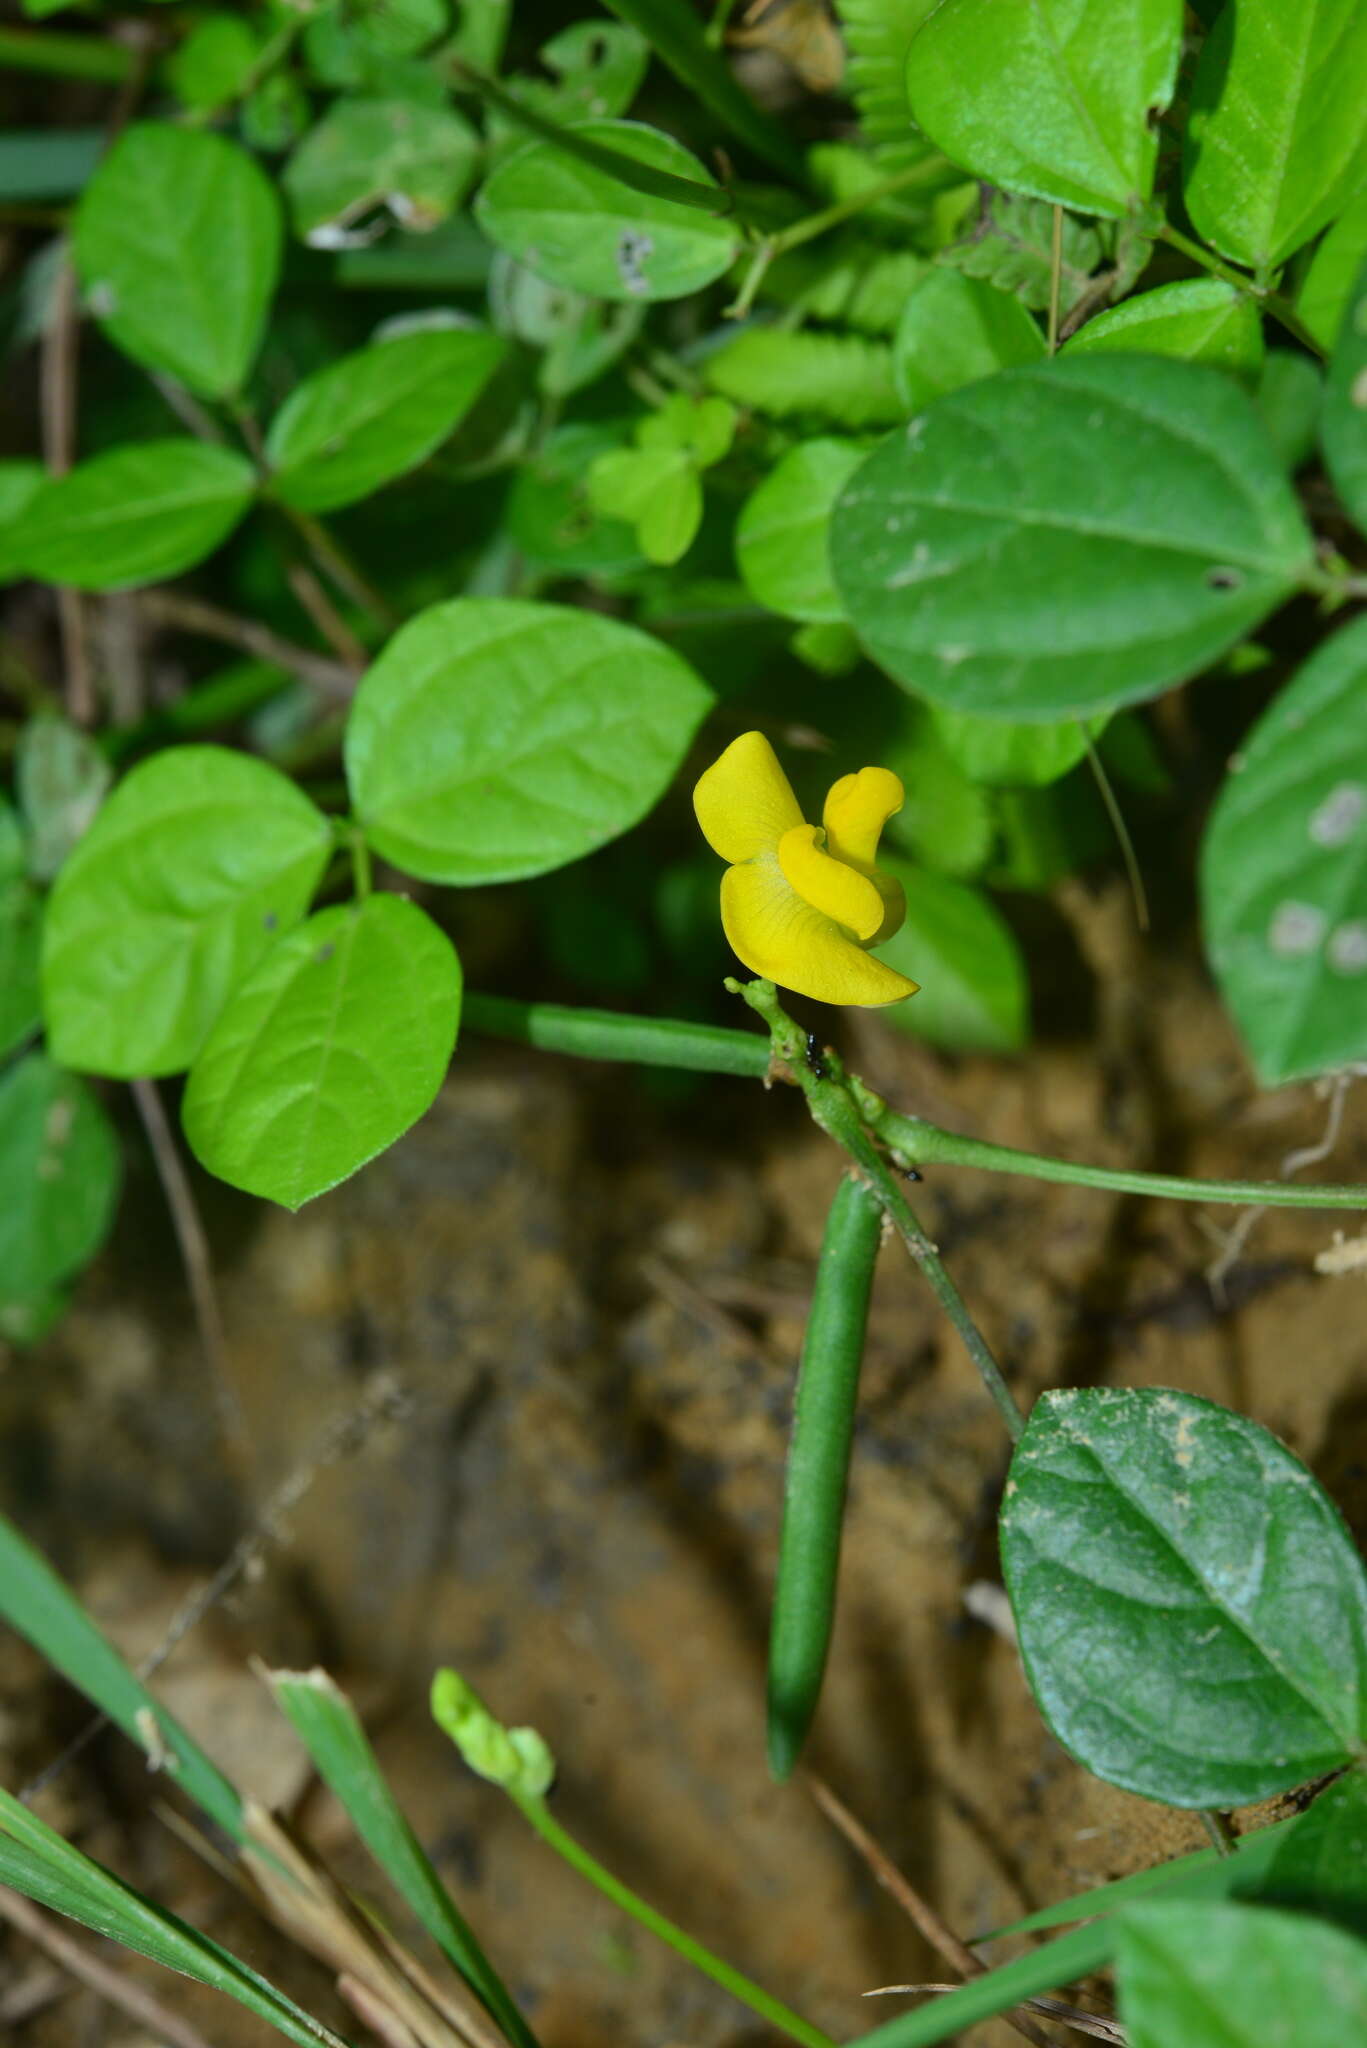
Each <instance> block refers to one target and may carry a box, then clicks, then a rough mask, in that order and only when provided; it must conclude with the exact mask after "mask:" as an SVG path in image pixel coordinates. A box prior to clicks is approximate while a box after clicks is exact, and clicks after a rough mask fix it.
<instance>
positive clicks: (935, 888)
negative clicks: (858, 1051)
mask: <svg viewBox="0 0 1367 2048" xmlns="http://www.w3.org/2000/svg"><path fill="white" fill-rule="evenodd" d="M882 865H883V866H884V867H886V868H887V869H888V870H889V872H890V873H892V874H894V875H895V876H896V877H897V880H898V881H899V882H900V883H901V884H902V887H903V889H904V890H905V891H906V898H907V917H906V923H905V924H904V925H903V926H902V929H901V930H900V931H899V932H896V933H894V935H893V936H892V938H890V939H889V940H888V941H887V942H886V944H885V945H882V946H880V947H879V949H878V957H879V959H880V960H886V961H887V963H888V965H889V967H895V968H896V969H897V971H898V972H899V973H900V974H906V975H909V976H910V977H911V979H912V980H913V981H917V982H919V983H920V985H921V986H920V990H919V992H918V993H917V994H916V995H914V996H908V997H907V998H906V1000H905V1002H901V1003H892V1004H891V1005H889V1007H888V1008H887V1009H885V1010H881V1011H880V1012H879V1016H880V1017H881V1018H883V1019H884V1020H885V1021H886V1022H887V1023H889V1024H891V1025H893V1026H895V1028H896V1029H897V1030H899V1031H905V1032H907V1033H908V1034H909V1035H910V1036H911V1037H913V1038H924V1039H927V1040H928V1041H929V1042H930V1044H931V1045H938V1046H942V1047H943V1048H944V1049H945V1051H947V1052H998V1053H1001V1052H1017V1051H1019V1049H1020V1047H1021V1046H1023V1045H1024V1044H1025V1042H1026V1040H1027V1038H1028V1037H1029V1033H1030V1014H1029V1000H1030V999H1029V990H1028V987H1027V984H1026V977H1025V963H1024V961H1023V960H1022V959H1021V955H1020V949H1019V947H1018V946H1017V944H1016V941H1015V939H1014V938H1013V937H1012V935H1011V931H1010V928H1009V926H1008V925H1007V924H1006V923H1005V921H1004V920H1003V918H1002V917H1001V916H1000V914H999V913H998V911H997V910H996V909H995V908H994V907H993V905H992V903H991V902H990V901H989V899H988V898H987V897H986V896H984V895H983V894H982V892H981V891H980V890H978V889H971V888H969V887H968V885H967V884H966V883H964V882H956V881H953V880H951V878H950V877H949V876H948V875H938V874H934V873H932V871H931V870H930V869H929V868H914V867H912V866H911V865H910V863H909V862H906V861H901V860H895V859H894V860H889V859H886V858H885V859H884V860H883V863H882Z"/></svg>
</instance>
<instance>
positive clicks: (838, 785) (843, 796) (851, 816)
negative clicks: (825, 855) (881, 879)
mask: <svg viewBox="0 0 1367 2048" xmlns="http://www.w3.org/2000/svg"><path fill="white" fill-rule="evenodd" d="M905 802H906V791H905V790H904V789H903V787H902V783H901V778H900V777H899V776H896V775H894V774H893V772H892V770H891V768H861V769H860V770H859V773H858V774H857V775H842V776H841V778H840V780H839V781H838V782H833V783H832V784H831V789H830V794H829V796H828V797H827V798H826V807H825V809H824V810H823V812H822V814H821V822H822V824H823V825H824V826H825V828H826V844H827V846H829V848H830V849H831V852H832V853H833V854H834V855H835V857H836V859H837V860H848V861H853V862H854V863H855V864H856V865H862V866H864V867H872V866H873V863H874V861H875V860H876V859H877V857H878V836H879V834H880V833H881V832H882V830H883V827H884V826H885V825H886V824H887V822H888V819H889V818H890V817H891V816H892V815H893V813H894V811H900V810H901V808H902V805H903V804H904V803H905Z"/></svg>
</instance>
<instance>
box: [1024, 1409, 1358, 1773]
mask: <svg viewBox="0 0 1367 2048" xmlns="http://www.w3.org/2000/svg"><path fill="white" fill-rule="evenodd" d="M1001 1544H1002V1563H1003V1567H1004V1570H1005V1575H1006V1585H1007V1591H1008V1592H1009V1594H1010V1596H1011V1604H1012V1608H1013V1611H1014V1613H1015V1617H1016V1626H1017V1630H1018V1633H1019V1637H1020V1648H1021V1656H1022V1657H1023V1659H1024V1662H1025V1670H1026V1676H1027V1678H1028V1679H1029V1681H1030V1689H1031V1691H1032V1692H1033V1693H1034V1695H1035V1700H1036V1703H1037V1704H1038V1706H1039V1709H1040V1711H1041V1713H1042V1714H1043V1715H1044V1718H1045V1720H1046V1721H1047V1723H1048V1724H1049V1727H1050V1728H1051V1730H1052V1731H1053V1733H1054V1734H1055V1735H1056V1736H1057V1737H1058V1739H1059V1741H1060V1742H1061V1743H1062V1744H1063V1746H1064V1748H1065V1749H1067V1750H1068V1751H1069V1752H1070V1753H1071V1754H1072V1755H1073V1756H1075V1757H1076V1758H1077V1760H1078V1762H1079V1763H1082V1764H1084V1765H1085V1766H1086V1768H1087V1769H1088V1770H1090V1771H1093V1772H1095V1773H1096V1775H1097V1776H1098V1777H1100V1778H1105V1779H1106V1780H1107V1781H1108V1782H1109V1783H1111V1784H1113V1785H1120V1786H1123V1787H1124V1788H1125V1789H1126V1790H1128V1791H1131V1792H1139V1793H1142V1794H1143V1795H1144V1796H1145V1797H1146V1798H1148V1799H1160V1800H1163V1801H1164V1802H1165V1803H1166V1804H1168V1805H1170V1806H1217V1807H1219V1806H1242V1805H1247V1804H1250V1803H1251V1802H1252V1801H1254V1800H1257V1799H1265V1798H1268V1797H1269V1796H1270V1795H1271V1794H1272V1793H1274V1792H1285V1791H1288V1790H1290V1788H1291V1787H1292V1786H1294V1785H1299V1784H1303V1783H1304V1782H1305V1781H1306V1780H1307V1779H1308V1778H1313V1777H1315V1776H1317V1775H1318V1774H1319V1773H1320V1772H1323V1771H1331V1770H1334V1769H1336V1768H1337V1767H1338V1766H1339V1765H1340V1764H1342V1763H1346V1762H1348V1761H1349V1759H1350V1758H1352V1757H1353V1756H1354V1755H1356V1754H1357V1753H1358V1752H1359V1750H1360V1749H1361V1747H1362V1744H1363V1738H1364V1734H1365V1733H1367V1699H1364V1696H1363V1692H1364V1686H1365V1685H1367V1578H1365V1577H1364V1574H1363V1568H1362V1561H1361V1559H1360V1558H1359V1557H1358V1555H1357V1552H1356V1550H1355V1549H1354V1547H1353V1544H1352V1541H1351V1539H1350V1538H1349V1535H1348V1532H1347V1530H1346V1529H1345V1528H1344V1526H1343V1523H1342V1521H1341V1520H1340V1519H1339V1515H1338V1511H1337V1510H1336V1508H1335V1507H1334V1505H1333V1503H1332V1501H1330V1499H1329V1498H1328V1496H1327V1495H1326V1494H1325V1493H1323V1492H1322V1491H1321V1490H1320V1488H1319V1486H1318V1485H1317V1484H1316V1482H1315V1480H1314V1479H1313V1478H1312V1477H1311V1475H1310V1473H1309V1472H1308V1471H1307V1470H1306V1468H1305V1467H1304V1466H1303V1465H1302V1464H1301V1463H1300V1461H1299V1460H1298V1459H1296V1458H1294V1457H1293V1456H1292V1455H1291V1453H1290V1451H1288V1450H1287V1449H1286V1447H1285V1445H1284V1444H1281V1443H1279V1442H1278V1441H1277V1439H1276V1437H1274V1436H1273V1435H1272V1434H1271V1433H1270V1432H1269V1431H1268V1430H1265V1429H1262V1428H1260V1427H1259V1425H1258V1424H1257V1423H1256V1422H1250V1421H1249V1420H1248V1419H1247V1418H1246V1417H1244V1416H1242V1415H1235V1414H1233V1413H1232V1412H1231V1411H1230V1410H1228V1409H1225V1408H1220V1407H1218V1406H1217V1405H1216V1404H1215V1403H1214V1402H1213V1401H1203V1400H1200V1399H1198V1398H1197V1397H1196V1396H1195V1395H1194V1394H1182V1393H1175V1392H1170V1391H1165V1390H1161V1389H1155V1388H1146V1389H1144V1390H1143V1391H1140V1392H1133V1391H1129V1390H1124V1389H1117V1388H1110V1387H1106V1388H1083V1389H1075V1390H1069V1391H1067V1392H1063V1393H1047V1394H1045V1395H1043V1396H1042V1397H1041V1399H1040V1400H1039V1401H1038V1402H1037V1403H1036V1405H1035V1407H1034V1409H1033V1410H1032V1412H1031V1416H1030V1420H1029V1422H1028V1424H1027V1426H1026V1430H1025V1434H1024V1436H1023V1437H1022V1438H1021V1441H1020V1443H1019V1444H1018V1445H1017V1447H1016V1452H1015V1456H1014V1458H1013V1459H1012V1462H1011V1476H1010V1479H1009V1481H1008V1483H1007V1492H1006V1502H1005V1505H1004V1507H1003V1510H1002V1519H1001Z"/></svg>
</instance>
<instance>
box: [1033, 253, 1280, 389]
mask: <svg viewBox="0 0 1367 2048" xmlns="http://www.w3.org/2000/svg"><path fill="white" fill-rule="evenodd" d="M1065 347H1066V349H1067V352H1068V353H1069V355H1087V354H1095V353H1096V351H1097V350H1098V349H1122V350H1131V351H1133V350H1135V349H1139V350H1142V351H1144V352H1145V353H1147V354H1150V355H1156V356H1180V357H1182V358H1183V359H1184V360H1185V361H1186V362H1189V363H1211V364H1213V365H1214V366H1215V368H1216V369H1219V370H1234V371H1238V372H1241V373H1242V374H1244V375H1246V376H1250V377H1252V376H1256V375H1257V372H1258V369H1259V367H1260V366H1261V364H1262V360H1263V323H1262V320H1261V319H1260V317H1259V314H1258V308H1257V305H1256V304H1255V302H1254V301H1253V300H1252V299H1251V298H1250V297H1249V296H1248V293H1247V292H1240V291H1236V290H1235V288H1234V286H1233V285H1232V284H1225V283H1224V282H1223V281H1222V280H1221V279H1220V278H1218V277H1194V278H1189V279H1187V280H1185V281H1184V282H1183V283H1181V284H1160V285H1158V286H1157V287H1156V289H1155V290H1153V291H1151V292H1140V293H1139V294H1138V296H1137V297H1135V298H1133V299H1126V300H1124V301H1123V303H1122V304H1121V305H1119V306H1112V307H1110V308H1109V310H1108V311H1107V312H1105V313H1098V314H1097V316H1096V318H1095V320H1089V321H1088V322H1087V325H1086V326H1085V327H1083V328H1080V329H1079V331H1078V332H1077V333H1076V334H1075V335H1074V336H1073V338H1072V340H1071V341H1069V342H1067V343H1066V344H1065Z"/></svg>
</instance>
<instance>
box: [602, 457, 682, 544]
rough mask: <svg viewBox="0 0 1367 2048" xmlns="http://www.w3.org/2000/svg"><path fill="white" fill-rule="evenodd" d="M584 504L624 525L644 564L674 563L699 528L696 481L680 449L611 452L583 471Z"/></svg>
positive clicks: (606, 517) (604, 516)
mask: <svg viewBox="0 0 1367 2048" xmlns="http://www.w3.org/2000/svg"><path fill="white" fill-rule="evenodd" d="M589 502H590V504H591V505H592V506H593V509H594V511H595V512H597V513H599V514H600V515H601V516H602V517H603V518H605V519H624V520H628V521H630V523H631V525H632V526H633V527H634V528H635V530H636V538H637V540H638V542H639V543H640V548H641V553H642V554H643V555H644V556H645V558H646V560H647V561H648V562H659V563H666V564H667V563H670V562H677V561H678V560H679V559H680V557H681V556H683V555H685V554H687V552H688V550H689V548H690V547H691V546H692V545H693V542H694V540H695V538H696V536H697V532H698V528H699V526H700V525H701V524H702V513H703V496H702V483H701V481H700V479H699V476H698V471H697V467H696V465H695V463H694V462H693V459H692V457H691V456H690V455H689V454H688V452H687V450H686V449H683V448H613V449H610V450H609V451H608V452H607V454H605V455H600V456H599V457H598V460H597V461H596V462H595V463H594V465H593V468H592V469H591V470H590V471H589Z"/></svg>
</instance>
